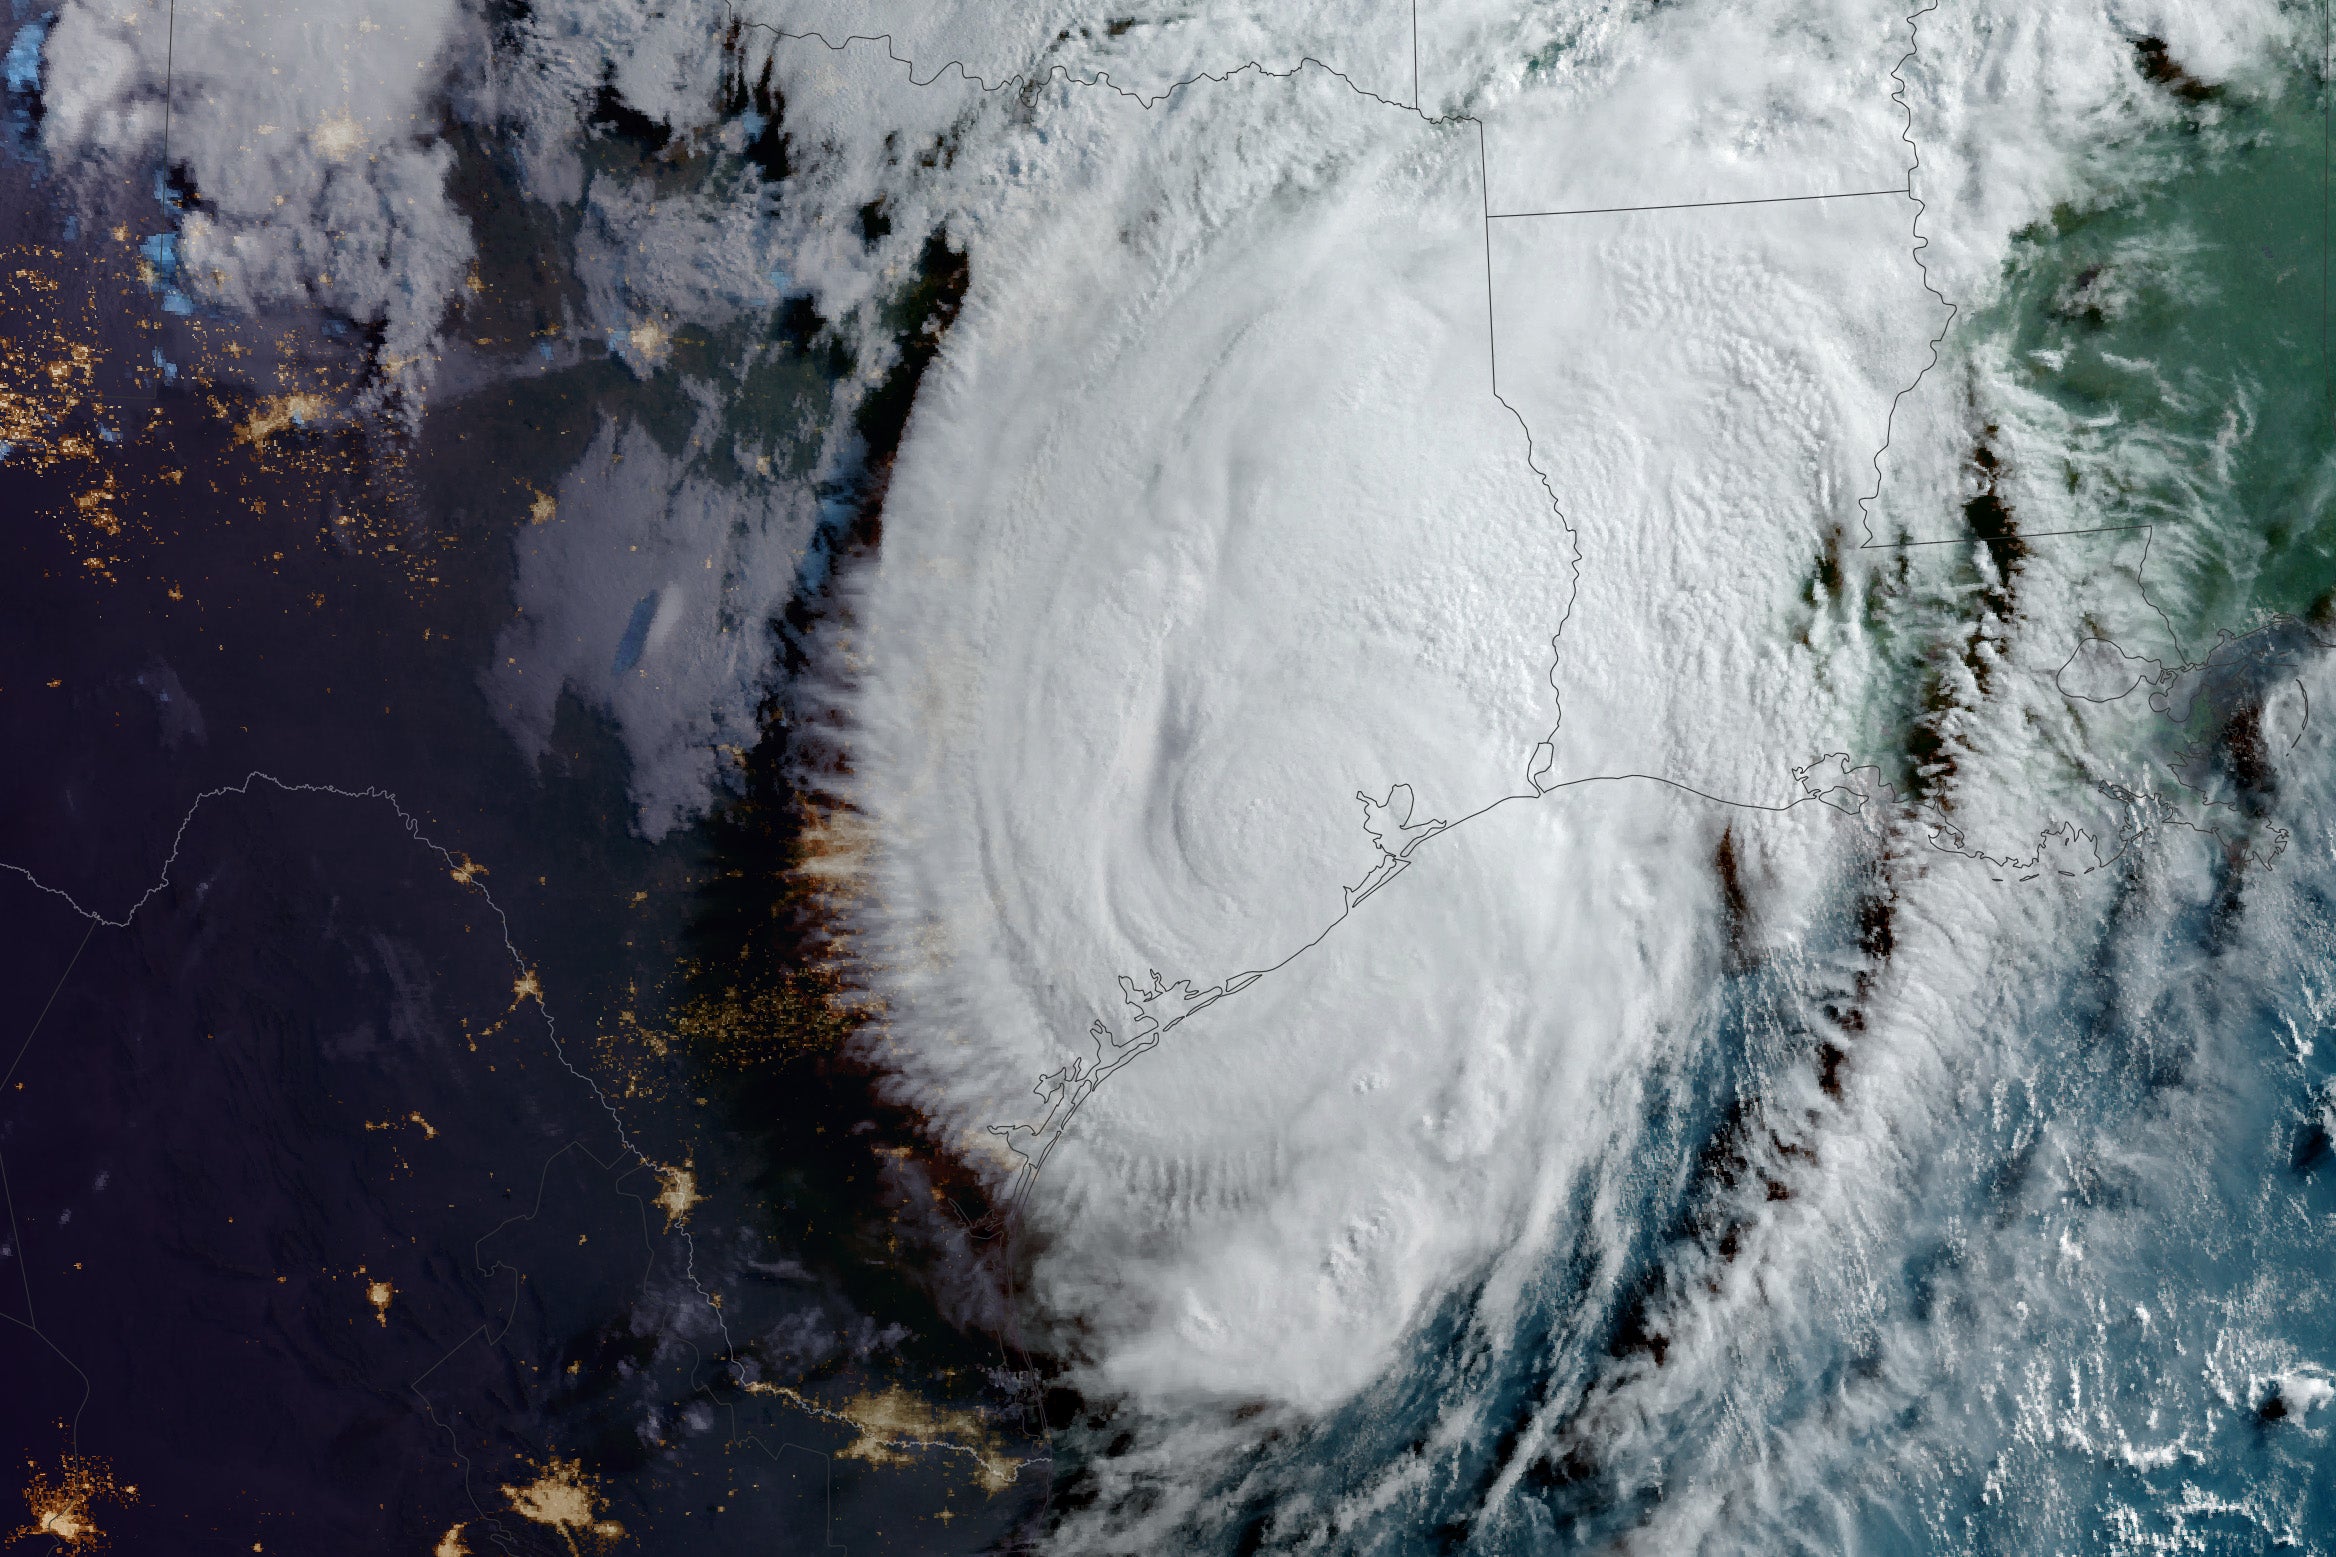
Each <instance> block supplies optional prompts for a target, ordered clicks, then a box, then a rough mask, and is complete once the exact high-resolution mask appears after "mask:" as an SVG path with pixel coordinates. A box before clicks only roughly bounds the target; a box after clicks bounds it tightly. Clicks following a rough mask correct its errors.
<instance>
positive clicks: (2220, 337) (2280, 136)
mask: <svg viewBox="0 0 2336 1557" xmlns="http://www.w3.org/2000/svg"><path fill="white" fill-rule="evenodd" d="M2326 110H2327V103H2326V99H2325V94H2324V93H2323V92H2321V91H2320V90H2318V89H2317V88H2316V87H2315V86H2313V85H2312V84H2310V83H2304V82H2288V83H2285V84H2284V87H2283V89H2280V90H2276V91H2264V90H2262V89H2260V88H2258V89H2257V90H2255V91H2254V92H2252V93H2250V94H2242V93H2240V92H2239V91H2238V90H2236V89H2233V90H2231V91H2229V92H2227V93H2223V94H2219V95H2217V96H2216V97H2214V98H2212V99H2210V100H2207V101H2204V102H2199V103H2194V104H2189V105H2186V106H2185V108H2184V110H2183V112H2182V115H2181V118H2180V119H2179V121H2178V122H2177V123H2175V124H2174V125H2172V126H2169V127H2168V128H2166V129H2164V130H2162V131H2160V132H2158V133H2157V134H2155V135H2154V136H2152V137H2151V138H2150V139H2149V140H2147V141H2146V142H2144V143H2143V144H2141V145H2139V146H2136V147H2134V148H2131V149H2130V150H2129V151H2128V152H2125V153H2123V154H2121V155H2120V156H2119V157H2118V158H2117V159H2116V160H2115V162H2114V163H2113V164H2112V165H2120V166H2122V167H2124V168H2125V169H2127V170H2128V177H2127V178H2126V179H2125V180H2123V181H2122V187H2120V188H2117V189H2115V190H2113V191H2108V192H2105V193H2104V194H2102V195H2101V196H2100V197H2099V198H2097V199H2095V200H2091V201H2086V202H2082V203H2078V204H2072V205H2070V206H2064V207H2063V208H2061V209H2060V210H2058V211H2056V212H2055V213H2054V215H2053V217H2052V219H2051V220H2050V221H2049V222H2048V223H2043V224H2039V225H2038V226H2036V227H2034V228H2032V229H2030V230H2029V231H2028V232H2026V233H2024V234H2022V235H2021V237H2020V239H2019V241H2018V242H2017V244H2016V245H2015V248H2014V252H2013V256H2012V260H2011V267H2010V273H2009V275H2008V276H2007V278H2006V286H2005V289H2004V293H2003V295H2002V296H2001V298H1999V299H1997V300H1995V301H1994V302H1993V303H1992V304H1991V305H1990V306H1987V307H1985V308H1983V309H1981V310H1980V311H1979V312H1978V313H1977V314H1976V315H1975V317H1974V318H1973V320H1972V321H1971V329H1972V331H1973V333H1974V334H1976V335H1979V336H1981V337H1983V338H1988V339H1991V340H1992V341H1994V342H1998V343H2000V345H2001V348H2002V349H2003V351H2004V352H2005V355H2006V356H2007V358H2008V361H2009V368H2010V377H2011V379H2012V382H2013V383H2014V384H2016V386H2017V388H2018V389H2019V390H2021V391H2024V392H2026V393H2029V394H2033V395H2036V396H2038V397H2040V398H2041V399H2042V400H2043V401H2045V402H2046V403H2048V404H2049V405H2051V406H2053V407H2054V408H2056V409H2057V410H2058V411H2059V412H2060V413H2062V415H2063V416H2064V417H2065V418H2066V423H2065V425H2066V428H2067V434H2066V437H2065V444H2066V446H2065V447H2064V448H2062V449H2061V450H2060V451H2058V452H2059V456H2060V457H2059V459H2058V460H2057V461H2056V462H2055V463H2056V464H2057V467H2058V468H2057V469H2054V470H2039V471H2032V472H2030V473H2029V474H2030V476H2031V487H2032V488H2033V489H2034V490H2035V491H2038V492H2041V493H2049V492H2051V491H2052V489H2053V488H2054V487H2058V488H2059V489H2060V492H2061V495H2062V501H2061V502H2059V503H2057V504H2054V505H2052V507H2051V508H2049V509H2048V510H2047V511H2045V512H2043V513H2040V514H2038V515H2037V516H2035V517H2036V520H2037V521H2039V522H2036V523H2032V524H2031V525H2029V526H2027V527H2028V528H2035V529H2042V528H2059V527H2063V524H2064V522H2067V523H2070V524H2073V525H2074V526H2092V525H2131V524H2148V525H2155V526H2162V527H2163V530H2162V532H2161V533H2160V534H2159V535H2158V537H2157V538H2156V540H2157V544H2156V545H2155V547H2154V548H2153V559H2154V564H2155V567H2156V568H2158V569H2161V570H2162V571H2160V572H2157V573H2155V574H2154V575H2153V582H2154V581H2162V582H2163V583H2164V584H2165V585H2166V586H2167V587H2166V588H2165V589H2164V590H2163V591H2162V592H2161V593H2162V596H2163V601H2164V603H2165V604H2167V606H2168V609H2169V610H2171V611H2172V612H2173V614H2174V615H2175V617H2176V625H2177V627H2178V628H2181V629H2184V630H2185V631H2184V636H2185V637H2194V636H2197V635H2200V634H2205V635H2207V636H2209V637H2210V636H2211V633H2212V631H2213V630H2214V629H2216V628H2219V627H2233V628H2239V627H2244V626H2246V625H2248V623H2249V619H2250V618H2251V617H2252V616H2254V615H2255V614H2256V613H2259V612H2263V611H2286V612H2303V611H2307V610H2309V609H2311V608H2312V607H2313V606H2314V605H2315V604H2316V603H2318V602H2321V601H2323V600H2324V599H2326V598H2327V596H2328V594H2329V592H2330V590H2331V589H2332V588H2336V528H2332V527H2331V524H2330V513H2329V506H2330V500H2331V495H2332V492H2336V482H2332V476H2331V466H2330V456H2331V452H2332V450H2336V443H2332V441H2331V439H2330V436H2329V434H2330V429H2331V425H2332V424H2331V418H2332V416H2336V398H2332V391H2331V382H2332V381H2331V377H2330V358H2329V338H2328V323H2327V321H2328V304H2329V291H2328V288H2329V276H2328V268H2327V263H2326V255H2327V242H2326V239H2327V224H2328V205H2327V185H2326V179H2327V130H2328V124H2327V112H2326ZM2045 521H2048V522H2045Z"/></svg>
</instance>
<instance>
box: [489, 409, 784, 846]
mask: <svg viewBox="0 0 2336 1557" xmlns="http://www.w3.org/2000/svg"><path fill="white" fill-rule="evenodd" d="M543 497H548V498H549V499H550V501H549V502H548V503H547V502H545V501H543V500H542V498H539V499H538V501H537V503H536V505H535V507H536V510H537V511H538V512H539V513H541V514H542V515H543V517H542V519H541V520H540V522H537V523H532V524H530V525H529V527H528V528H527V529H526V530H525V531H523V532H521V535H520V538H519V541H518V545H517V550H518V554H519V578H518V583H517V586H516V592H517V595H518V603H519V614H518V616H517V617H515V618H514V620H513V622H512V624H511V625H510V626H509V627H507V628H505V629H504V631H503V633H502V635H501V637H500V638H499V639H498V641H497V645H496V647H497V651H498V652H497V654H496V657H495V663H494V664H493V665H492V666H491V667H489V669H488V672H487V678H486V681H487V692H488V696H489V698H490V699H491V700H492V701H493V703H494V704H495V707H496V709H497V712H498V714H499V716H500V717H501V718H502V720H503V722H504V724H505V726H506V727H507V728H509V729H510V731H511V733H512V736H513V738H514V739H515V740H517V741H518V742H519V745H520V748H521V750H523V751H525V752H526V753H527V754H528V755H529V756H530V757H531V758H534V757H541V756H542V755H543V753H544V751H545V749H546V747H547V745H548V743H549V741H550V739H551V734H552V721H553V718H554V715H555V714H556V712H557V709H558V705H559V700H560V697H561V694H562V693H563V692H564V691H570V692H573V693H574V694H575V695H576V696H577V697H578V698H580V699H581V700H582V701H583V702H584V703H585V704H586V705H587V706H588V707H591V708H593V709H596V710H598V711H600V712H602V713H604V714H606V715H607V716H609V717H610V718H611V719H613V720H614V721H615V723H616V725H617V727H618V729H619V730H621V731H622V732H623V734H624V737H625V741H626V745H627V747H628V749H629V750H630V751H631V753H632V756H633V773H632V794H633V804H634V807H635V817H636V823H637V825H638V826H639V827H640V829H641V831H642V832H643V833H645V834H646V835H648V836H649V837H651V838H658V837H662V836H664V834H665V833H666V832H667V831H668V830H669V829H670V828H671V827H672V826H673V825H674V824H675V823H676V822H678V821H682V820H685V819H687V818H688V817H690V816H692V815H694V814H696V813H697V812H698V811H699V810H701V809H702V808H703V807H704V805H705V802H706V798H707V796H708V795H709V794H710V793H711V792H712V791H713V789H714V786H715V785H716V783H717V782H718V774H719V772H720V770H721V768H722V766H723V764H724V763H725V761H727V760H729V759H730V757H731V756H733V755H734V754H735V753H736V752H738V751H740V750H743V749H745V748H748V747H751V746H752V745H753V744H754V742H755V739H756V735H757V727H756V723H755V704H756V702H757V700H758V698H759V696H760V692H761V689H762V687H763V686H764V684H765V681H766V678H767V677H768V675H769V674H770V656H771V653H772V643H771V639H770V634H769V632H768V630H767V626H766V624H767V623H768V622H769V620H770V618H771V617H772V616H773V615H775V614H776V613H777V612H778V611H779V610H780V609H782V608H783V607H784V606H785V605H786V602H787V598H788V596H789V595H790V594H791V593H792V591H793V589H794V585H795V570H796V568H797V566H798V565H799V564H800V563H801V561H802V557H803V548H804V545H805V543H806V542H807V541H808V539H809V537H810V532H811V525H812V522H813V519H814V517H815V516H814V513H813V510H812V504H811V500H810V495H809V493H807V492H805V491H803V490H802V489H800V488H796V487H791V486H787V485H780V484H771V483H765V482H759V481H755V480H752V479H751V478H747V479H745V480H744V481H743V482H740V481H735V480H734V481H732V482H730V483H728V484H723V483H718V482H716V481H714V480H712V479H710V478H709V477H707V476H704V475H702V474H692V473H690V472H689V471H688V469H687V467H686V466H685V464H684V463H683V461H682V460H680V459H677V458H676V457H674V456H673V455H670V454H668V453H666V452H665V451H664V450H663V449H661V448H659V447H658V445H657V443H656V441H655V440H654V439H653V438H651V437H650V435H649V434H648V433H647V432H645V431H643V430H642V429H641V428H640V427H638V426H631V427H626V428H619V427H618V426H617V425H615V424H613V423H607V424H603V426H602V427H601V430H600V434H599V436H598V437H596V438H595V439H594V440H593V441H592V446H591V447H590V448H589V449H588V450H586V452H585V455H584V458H583V459H582V460H581V461H580V462H578V464H577V465H576V467H575V468H574V469H573V470H571V471H570V472H569V473H568V474H567V475H566V476H565V477H563V478H562V480H561V482H560V486H559V490H558V491H557V492H556V493H549V494H543Z"/></svg>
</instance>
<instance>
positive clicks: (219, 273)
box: [41, 0, 476, 380]
mask: <svg viewBox="0 0 2336 1557" xmlns="http://www.w3.org/2000/svg"><path fill="white" fill-rule="evenodd" d="M475 33H476V27H475V23H474V22H473V20H472V18H471V16H470V13H469V12H468V10H467V9H466V8H465V7H464V6H462V5H461V4H459V3H457V0H416V3H411V4H398V5H341V6H330V7H324V6H306V5H273V4H265V3H254V0H219V3H213V4H189V5H182V6H179V7H177V8H176V11H175V13H174V12H173V10H172V8H171V7H170V6H168V5H166V4H163V3H162V0H66V3H65V4H64V5H63V6H62V7H61V8H60V10H59V14H58V17H57V20H56V23H55V25H54V27H53V28H52V29H51V30H50V33H49V37H48V41H47V49H46V56H47V63H48V70H47V72H46V75H45V78H44V80H43V83H42V88H43V95H44V102H45V105H46V107H47V111H48V112H47V117H46V119H45V121H44V122H43V125H42V132H41V133H42V139H43V143H44V144H45V146H46V147H47V148H48V149H49V151H50V153H51V155H52V156H54V157H56V158H57V159H58V160H60V161H62V162H65V163H67V164H68V165H74V164H78V165H79V171H80V172H81V173H83V174H84V175H87V174H90V173H93V172H97V171H100V170H102V171H103V172H105V173H108V174H113V175H127V176H129V177H131V178H132V179H133V180H137V179H141V178H143V176H144V175H145V173H146V171H147V167H146V165H147V164H149V163H154V164H156V165H158V164H159V159H160V157H161V154H162V152H163V149H164V141H165V137H166V136H167V140H168V153H169V159H170V162H171V165H172V166H174V167H183V168H184V169H186V170H187V172H188V173H190V174H191V175H192V178H193V182H194V186H195V189H196V192H197V194H198V196H199V198H200V202H201V203H200V205H199V207H198V208H197V209H196V210H194V211H192V212H190V213H188V214H187V216H186V218H185V221H184V224H183V227H182V229H181V232H180V235H179V250H178V260H179V278H180V284H181V285H183V286H184V287H186V289H187V290H188V292H189V293H190V294H191V295H193V296H195V297H197V298H199V299H202V300H204V301H208V302H214V303H218V304H223V305H226V306H228V307H231V308H241V309H247V310H248V309H261V308H283V307H287V306H291V305H298V304H307V303H315V304H318V305H322V306H326V307H330V308H333V309H336V310H338V311H340V312H342V313H344V314H347V315H349V316H350V317H353V318H355V319H358V320H360V321H365V322H368V323H370V322H374V321H379V322H380V323H381V324H382V325H383V327H384V332H383V339H382V351H383V354H384V357H385V359H386V360H387V361H388V362H390V363H391V364H393V365H397V364H402V365H404V367H405V370H406V371H408V372H411V373H414V374H417V375H419V376H420V377H421V378H422V379H425V380H426V378H427V375H428V370H429V360H430V357H431V354H432V350H433V348H434V346H435V344H436V341H437V335H438V328H439V323H440V320H441V316H442V315H443V314H444V313H445V311H446V308H447V305H448V303H449V301H450V300H451V299H452V298H454V297H456V296H458V295H459V294H460V290H461V287H462V283H463V278H464V276H465V274H466V273H467V270H468V267H469V264H470V260H471V254H472V242H471V234H470V229H469V225H468V223H467V222H465V221H464V220H463V218H462V216H461V215H460V213H459V212H457V211H456V210H455V209H454V208H453V206H452V204H451V203H450V201H449V200H448V198H447V194H446V177H447V173H448V171H449V169H450V168H451V166H452V164H453V153H452V151H451V150H450V149H449V148H448V147H447V146H446V145H445V143H444V142H443V141H442V140H441V138H440V131H441V129H442V128H443V122H442V113H443V103H444V100H445V97H446V94H447V92H448V89H449V79H448V78H449V73H450V71H451V70H452V69H453V68H454V66H455V63H456V58H455V57H456V56H457V55H458V54H459V53H460V52H461V50H462V49H463V47H464V46H465V45H466V44H469V43H471V42H473V41H474V39H475ZM166 83H167V86H168V90H167V94H166V91H165V85H166Z"/></svg>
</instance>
